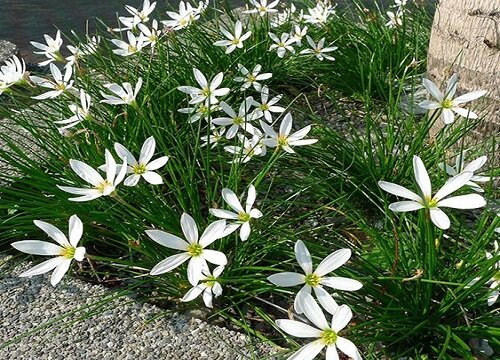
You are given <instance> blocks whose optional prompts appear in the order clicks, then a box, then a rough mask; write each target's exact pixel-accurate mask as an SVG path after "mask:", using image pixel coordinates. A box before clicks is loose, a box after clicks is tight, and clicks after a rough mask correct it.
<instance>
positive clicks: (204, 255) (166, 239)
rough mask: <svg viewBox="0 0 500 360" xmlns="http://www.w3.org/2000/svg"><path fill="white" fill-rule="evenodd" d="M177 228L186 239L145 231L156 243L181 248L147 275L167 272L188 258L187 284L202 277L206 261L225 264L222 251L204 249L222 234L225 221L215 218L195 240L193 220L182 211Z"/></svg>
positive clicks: (196, 231)
mask: <svg viewBox="0 0 500 360" xmlns="http://www.w3.org/2000/svg"><path fill="white" fill-rule="evenodd" d="M181 227H182V232H183V233H184V236H185V237H186V239H187V241H186V240H183V239H181V238H180V237H177V236H175V235H172V234H169V233H166V232H164V231H161V230H146V234H147V235H148V236H149V237H150V238H151V239H152V240H154V241H156V242H157V243H158V244H160V245H163V246H166V247H168V248H170V249H176V250H181V251H183V252H182V253H180V254H177V255H172V256H169V257H168V258H166V259H165V260H162V261H160V262H159V263H158V264H156V265H155V267H153V269H152V270H151V272H150V274H151V275H160V274H163V273H166V272H169V271H171V270H173V269H175V268H176V267H178V266H180V265H181V264H183V263H184V262H186V261H187V260H188V259H189V264H188V269H187V274H188V280H189V282H190V283H191V285H193V286H195V285H196V284H198V282H199V281H200V279H202V278H203V273H202V272H203V270H207V269H208V264H207V261H208V262H209V263H212V264H215V265H223V266H224V265H226V264H227V258H226V255H224V253H222V252H220V251H216V250H209V249H205V248H206V247H207V246H208V245H210V244H211V243H213V242H214V241H215V240H218V239H220V238H222V237H223V236H224V229H225V228H226V220H219V221H215V222H213V223H211V224H210V225H208V226H207V228H206V229H205V231H204V232H203V234H202V235H201V237H200V238H199V239H198V227H197V226H196V223H195V221H194V219H193V218H192V217H191V216H190V215H188V214H186V213H184V214H182V216H181Z"/></svg>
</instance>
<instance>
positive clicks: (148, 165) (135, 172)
mask: <svg viewBox="0 0 500 360" xmlns="http://www.w3.org/2000/svg"><path fill="white" fill-rule="evenodd" d="M155 148H156V141H155V139H154V138H153V137H152V136H151V137H149V138H147V139H146V141H144V144H143V145H142V147H141V152H140V155H139V160H136V158H135V156H134V155H133V154H132V153H131V152H130V151H129V150H128V149H127V148H126V147H125V146H123V145H122V144H120V143H115V151H116V153H117V154H118V156H119V157H120V158H121V159H123V160H124V161H125V162H126V163H127V174H131V175H130V176H128V177H127V178H126V179H125V181H124V182H123V184H124V185H125V186H135V185H137V183H138V182H139V180H140V179H141V178H143V179H144V180H145V181H147V182H148V183H150V184H152V185H160V184H163V179H162V177H161V176H160V175H159V174H158V173H156V172H155V170H158V169H159V168H161V167H163V166H165V164H166V163H167V161H168V159H169V157H168V156H161V157H159V158H157V159H155V160H153V161H151V159H152V157H153V155H154V153H155Z"/></svg>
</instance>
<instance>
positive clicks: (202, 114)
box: [177, 102, 220, 123]
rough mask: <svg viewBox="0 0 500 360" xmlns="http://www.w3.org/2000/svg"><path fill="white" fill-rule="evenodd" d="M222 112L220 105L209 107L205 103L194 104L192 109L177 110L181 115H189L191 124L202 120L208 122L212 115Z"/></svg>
mask: <svg viewBox="0 0 500 360" xmlns="http://www.w3.org/2000/svg"><path fill="white" fill-rule="evenodd" d="M219 110H220V106H219V105H217V104H216V105H211V106H210V107H208V106H207V105H205V103H203V102H202V103H198V104H194V106H192V107H187V108H182V109H179V110H177V111H178V112H180V113H183V114H188V115H189V122H190V123H194V122H196V121H198V120H200V119H204V120H206V121H207V122H209V120H210V119H211V118H212V114H214V113H215V112H217V111H219Z"/></svg>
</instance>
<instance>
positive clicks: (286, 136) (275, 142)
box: [260, 113, 318, 154]
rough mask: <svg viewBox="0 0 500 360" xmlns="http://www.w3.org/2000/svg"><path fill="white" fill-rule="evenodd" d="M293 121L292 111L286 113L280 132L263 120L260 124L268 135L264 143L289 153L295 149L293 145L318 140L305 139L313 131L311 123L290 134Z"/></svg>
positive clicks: (312, 142) (309, 143)
mask: <svg viewBox="0 0 500 360" xmlns="http://www.w3.org/2000/svg"><path fill="white" fill-rule="evenodd" d="M292 122H293V119H292V115H291V114H290V113H288V114H286V115H285V117H284V119H283V121H281V124H280V129H279V132H278V133H276V132H275V131H274V130H273V128H272V127H270V126H269V125H268V124H266V123H265V122H263V121H262V120H261V121H260V126H262V129H263V130H264V132H265V134H266V135H267V137H266V138H264V139H263V140H262V143H263V144H264V145H266V146H269V147H271V148H278V149H283V150H284V151H286V152H287V153H290V154H293V153H295V151H294V150H293V149H292V147H295V146H303V145H311V144H314V143H316V142H317V141H318V140H317V139H304V137H305V136H306V135H307V134H308V133H309V131H311V125H307V126H306V127H304V128H303V129H301V130H299V131H296V132H294V133H293V134H290V132H291V131H292Z"/></svg>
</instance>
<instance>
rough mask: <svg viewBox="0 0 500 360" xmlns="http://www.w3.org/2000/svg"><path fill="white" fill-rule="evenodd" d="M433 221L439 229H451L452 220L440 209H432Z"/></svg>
mask: <svg viewBox="0 0 500 360" xmlns="http://www.w3.org/2000/svg"><path fill="white" fill-rule="evenodd" d="M430 214H431V220H432V223H433V224H434V225H436V226H437V227H438V228H440V229H443V230H446V229H448V228H449V227H450V218H449V217H448V215H446V214H445V213H444V212H443V211H442V210H441V209H439V208H432V209H430Z"/></svg>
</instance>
